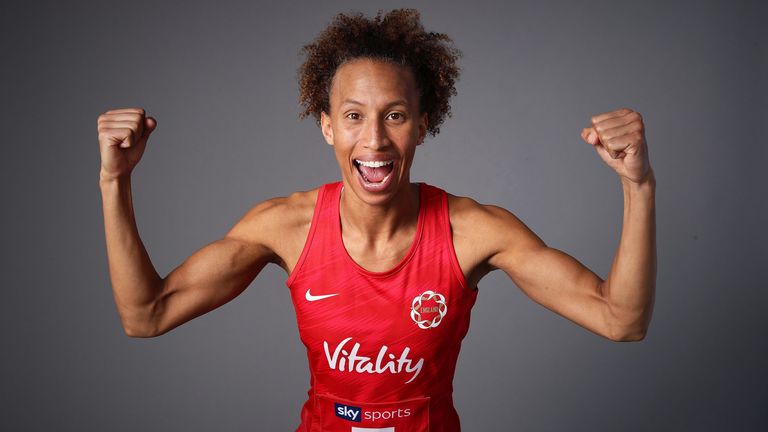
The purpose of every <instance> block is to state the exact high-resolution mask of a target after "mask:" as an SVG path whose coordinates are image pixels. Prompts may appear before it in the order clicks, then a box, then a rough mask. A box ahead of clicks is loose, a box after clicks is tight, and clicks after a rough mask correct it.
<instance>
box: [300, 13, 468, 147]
mask: <svg viewBox="0 0 768 432" xmlns="http://www.w3.org/2000/svg"><path fill="white" fill-rule="evenodd" d="M301 51H302V53H303V54H305V55H306V60H305V61H304V64H302V65H301V67H300V68H299V102H300V103H301V104H302V105H303V106H304V111H302V112H301V113H300V115H299V117H300V118H305V117H307V116H309V115H312V116H314V117H315V120H316V122H317V124H318V125H319V124H320V113H321V112H323V111H324V112H326V113H327V112H329V105H330V101H329V96H330V90H331V83H332V81H333V76H334V74H335V73H336V70H337V69H338V68H339V66H341V65H342V64H343V63H345V62H347V61H349V60H352V59H356V58H372V59H377V60H383V61H390V62H394V63H397V64H400V65H404V66H407V67H410V68H411V70H412V71H413V74H414V76H415V78H416V85H417V87H418V90H419V109H420V111H421V112H422V113H424V112H426V113H427V132H428V133H429V134H431V135H432V136H435V135H437V133H438V132H440V125H441V124H442V123H443V120H445V117H446V116H448V117H450V116H451V105H450V103H449V101H450V98H451V96H452V95H455V94H456V88H455V82H456V80H457V79H458V77H459V66H458V64H457V61H458V59H459V57H461V51H459V50H458V49H457V48H455V47H454V46H453V41H452V40H451V39H450V38H449V37H448V36H447V35H445V34H443V33H435V32H427V31H425V30H424V27H423V26H422V24H421V22H420V20H419V12H418V11H417V10H415V9H395V10H392V11H390V12H388V13H386V14H384V15H382V11H379V12H378V13H377V14H376V16H375V17H374V18H372V19H369V18H367V17H365V16H364V15H363V14H362V13H350V14H342V13H340V14H338V15H336V17H335V18H334V20H333V22H331V24H330V25H329V26H328V27H326V28H325V30H323V31H322V32H321V33H320V34H319V35H318V36H317V38H315V40H314V41H313V42H312V43H309V44H307V45H305V46H304V47H303V48H302V50H301Z"/></svg>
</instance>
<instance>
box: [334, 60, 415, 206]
mask: <svg viewBox="0 0 768 432" xmlns="http://www.w3.org/2000/svg"><path fill="white" fill-rule="evenodd" d="M329 111H330V112H328V113H325V112H323V113H322V114H321V126H322V130H323V136H324V137H325V140H326V142H327V143H328V144H330V145H331V146H333V148H334V151H335V153H336V160H337V161H338V163H339V167H340V168H341V174H342V180H343V182H344V186H345V189H346V190H350V191H354V193H355V195H356V196H357V197H358V198H360V199H361V200H362V201H365V202H366V203H369V204H373V205H376V204H384V203H386V202H388V201H390V200H391V199H392V198H393V197H394V196H395V195H396V194H397V193H398V192H399V191H402V190H405V188H407V187H408V186H409V185H410V168H411V162H412V161H413V156H414V153H415V151H416V146H417V145H419V144H421V142H422V140H423V139H424V136H425V135H426V131H427V115H426V113H420V112H419V92H418V89H417V87H416V80H415V78H414V76H413V72H412V71H411V69H410V68H407V67H404V66H400V65H395V64H392V63H386V62H383V61H378V60H370V59H355V60H352V61H350V62H347V63H345V64H343V65H342V66H341V67H339V69H338V70H337V71H336V75H335V76H334V78H333V83H332V85H331V92H330V109H329ZM360 161H362V162H363V163H362V165H368V166H360V165H361V163H360Z"/></svg>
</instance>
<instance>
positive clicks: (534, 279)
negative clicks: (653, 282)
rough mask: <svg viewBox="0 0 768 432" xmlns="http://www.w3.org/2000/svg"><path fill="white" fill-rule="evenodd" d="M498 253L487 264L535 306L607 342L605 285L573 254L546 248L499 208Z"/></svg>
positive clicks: (607, 313) (609, 331) (517, 220)
mask: <svg viewBox="0 0 768 432" xmlns="http://www.w3.org/2000/svg"><path fill="white" fill-rule="evenodd" d="M494 213H496V219H497V220H496V221H495V223H493V224H492V226H493V227H494V229H495V230H496V231H497V232H498V234H497V238H498V239H499V240H498V243H497V248H496V251H495V253H494V254H493V255H492V256H491V258H490V259H489V264H490V265H491V266H492V267H493V268H494V269H496V268H498V269H501V270H503V271H504V272H505V273H506V274H507V275H508V276H509V277H510V279H512V281H513V282H514V283H515V284H516V285H517V286H518V287H520V289H521V290H522V291H523V292H524V293H525V294H526V295H527V296H528V297H529V298H531V299H532V300H533V301H535V302H536V303H538V304H540V305H542V306H544V307H546V308H547V309H549V310H551V311H553V312H555V313H557V314H559V315H561V316H563V317H565V318H567V319H569V320H571V321H572V322H574V323H576V324H578V325H580V326H582V327H584V328H586V329H588V330H590V331H592V332H594V333H596V334H599V335H601V336H604V337H609V336H608V335H610V334H611V330H610V328H609V323H610V319H609V318H610V316H609V312H610V308H609V306H608V304H607V302H606V301H605V299H604V297H603V296H602V293H601V286H602V283H603V280H602V279H601V278H600V277H599V276H598V275H597V274H595V273H594V272H593V271H592V270H590V269H589V268H587V267H586V266H585V265H583V264H582V263H581V262H579V261H578V260H577V259H576V258H574V257H572V256H571V255H569V254H567V253H565V252H563V251H561V250H559V249H555V248H552V247H548V246H547V245H546V244H545V243H544V242H543V241H542V240H541V239H540V238H539V237H538V236H537V235H536V234H535V233H534V232H533V231H532V230H531V229H530V228H528V227H527V226H526V225H525V224H524V223H523V222H522V221H520V220H519V219H518V218H517V217H516V216H514V215H512V214H511V213H509V212H507V211H506V210H504V209H500V208H496V210H494Z"/></svg>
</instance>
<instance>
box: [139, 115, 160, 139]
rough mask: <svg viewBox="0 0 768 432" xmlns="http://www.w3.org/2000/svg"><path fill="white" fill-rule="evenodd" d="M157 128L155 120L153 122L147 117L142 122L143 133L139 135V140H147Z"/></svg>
mask: <svg viewBox="0 0 768 432" xmlns="http://www.w3.org/2000/svg"><path fill="white" fill-rule="evenodd" d="M156 127H157V120H155V119H154V118H152V117H147V118H146V119H145V120H144V133H143V134H142V135H141V139H143V140H146V139H148V138H149V135H150V134H151V133H152V132H153V131H154V130H155V128H156Z"/></svg>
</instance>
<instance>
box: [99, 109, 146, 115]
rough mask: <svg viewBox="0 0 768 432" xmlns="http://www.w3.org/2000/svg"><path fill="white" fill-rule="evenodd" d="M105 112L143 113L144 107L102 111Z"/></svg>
mask: <svg viewBox="0 0 768 432" xmlns="http://www.w3.org/2000/svg"><path fill="white" fill-rule="evenodd" d="M104 113H105V114H121V113H138V114H141V115H144V114H145V112H144V108H118V109H111V110H108V111H105V112H104Z"/></svg>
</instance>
